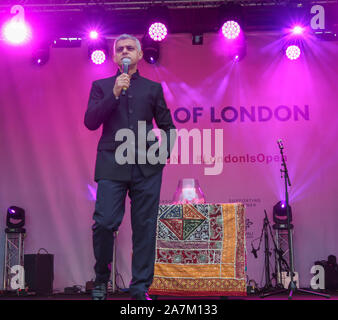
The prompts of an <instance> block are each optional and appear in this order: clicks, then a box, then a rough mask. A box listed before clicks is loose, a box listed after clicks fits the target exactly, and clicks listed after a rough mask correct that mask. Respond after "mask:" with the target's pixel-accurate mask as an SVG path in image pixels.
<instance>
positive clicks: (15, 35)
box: [2, 21, 32, 45]
mask: <svg viewBox="0 0 338 320" xmlns="http://www.w3.org/2000/svg"><path fill="white" fill-rule="evenodd" d="M2 34H3V37H4V38H5V40H6V41H7V42H8V43H10V44H13V45H20V44H25V43H27V42H28V41H29V40H30V39H31V36H32V33H31V30H30V27H29V26H28V25H27V24H26V23H24V22H16V21H10V22H7V23H6V24H5V25H4V26H3V29H2Z"/></svg>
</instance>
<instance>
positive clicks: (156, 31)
mask: <svg viewBox="0 0 338 320" xmlns="http://www.w3.org/2000/svg"><path fill="white" fill-rule="evenodd" d="M167 34H168V30H167V27H166V26H165V25H164V24H163V23H161V22H156V23H153V24H152V25H151V26H150V28H149V36H150V38H151V39H153V40H154V41H162V40H163V39H164V38H165V37H166V36H167Z"/></svg>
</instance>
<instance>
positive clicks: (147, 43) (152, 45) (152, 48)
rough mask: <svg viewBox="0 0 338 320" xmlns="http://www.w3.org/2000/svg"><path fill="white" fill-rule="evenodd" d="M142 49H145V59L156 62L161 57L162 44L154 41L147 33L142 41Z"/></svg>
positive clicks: (151, 62) (152, 62)
mask: <svg viewBox="0 0 338 320" xmlns="http://www.w3.org/2000/svg"><path fill="white" fill-rule="evenodd" d="M141 43H142V51H143V59H144V60H145V61H146V62H148V63H150V64H154V63H156V62H157V60H158V59H159V57H160V45H159V42H158V41H154V40H153V39H151V38H150V37H149V35H148V34H146V35H145V36H144V37H143V39H142V41H141Z"/></svg>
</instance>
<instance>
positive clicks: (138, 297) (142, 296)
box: [131, 292, 152, 300]
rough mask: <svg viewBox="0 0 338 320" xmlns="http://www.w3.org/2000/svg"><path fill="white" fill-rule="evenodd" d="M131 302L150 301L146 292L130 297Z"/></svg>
mask: <svg viewBox="0 0 338 320" xmlns="http://www.w3.org/2000/svg"><path fill="white" fill-rule="evenodd" d="M131 300H152V299H151V298H150V297H149V294H148V292H139V293H136V294H132V295H131Z"/></svg>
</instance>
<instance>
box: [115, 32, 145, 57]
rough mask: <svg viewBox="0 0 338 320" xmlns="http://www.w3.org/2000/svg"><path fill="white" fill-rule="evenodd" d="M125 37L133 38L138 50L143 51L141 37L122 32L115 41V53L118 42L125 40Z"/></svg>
mask: <svg viewBox="0 0 338 320" xmlns="http://www.w3.org/2000/svg"><path fill="white" fill-rule="evenodd" d="M125 39H131V40H134V41H135V42H136V48H137V50H138V51H141V43H140V41H139V39H137V38H136V37H134V36H132V35H130V34H127V33H124V34H121V35H120V36H118V37H117V38H116V40H115V42H114V53H115V47H116V43H117V42H118V41H120V40H125Z"/></svg>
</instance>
